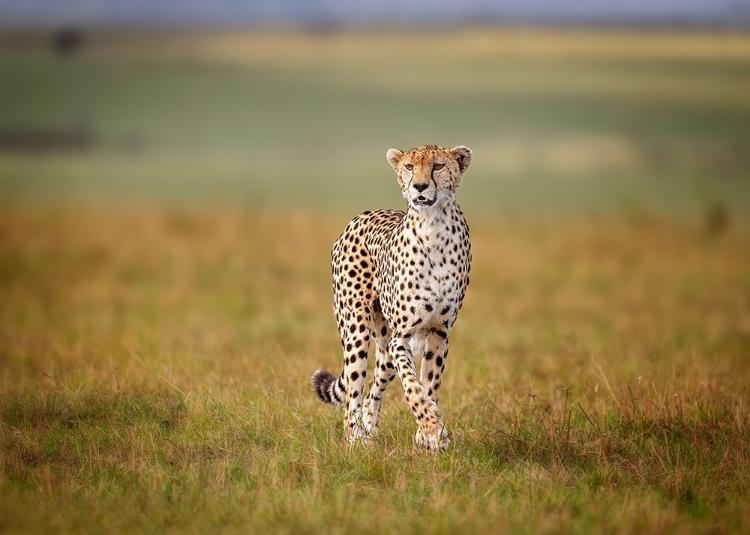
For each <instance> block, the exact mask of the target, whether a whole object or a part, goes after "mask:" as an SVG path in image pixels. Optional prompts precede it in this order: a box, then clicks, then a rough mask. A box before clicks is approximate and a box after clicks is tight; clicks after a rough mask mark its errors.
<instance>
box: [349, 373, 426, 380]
mask: <svg viewBox="0 0 750 535" xmlns="http://www.w3.org/2000/svg"><path fill="white" fill-rule="evenodd" d="M431 374H432V373H431V372H430V375H431ZM349 378H350V379H351V380H352V381H356V380H357V379H359V374H358V373H357V372H352V374H351V375H350V376H349Z"/></svg>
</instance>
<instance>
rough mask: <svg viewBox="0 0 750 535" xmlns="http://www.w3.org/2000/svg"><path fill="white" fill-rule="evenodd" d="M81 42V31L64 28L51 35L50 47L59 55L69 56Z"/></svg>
mask: <svg viewBox="0 0 750 535" xmlns="http://www.w3.org/2000/svg"><path fill="white" fill-rule="evenodd" d="M82 42H83V33H82V32H81V31H80V30H77V29H75V28H64V29H62V30H59V31H57V32H55V35H54V36H53V37H52V48H53V49H54V50H55V52H56V53H57V54H58V55H60V56H70V55H71V54H73V53H74V52H75V51H76V50H78V48H80V46H81V43H82Z"/></svg>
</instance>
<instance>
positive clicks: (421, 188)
mask: <svg viewBox="0 0 750 535" xmlns="http://www.w3.org/2000/svg"><path fill="white" fill-rule="evenodd" d="M428 186H429V184H425V183H424V182H419V183H417V184H414V189H415V190H417V191H418V192H419V193H422V192H423V191H424V190H426V189H427V187H428Z"/></svg>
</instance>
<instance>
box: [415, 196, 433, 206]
mask: <svg viewBox="0 0 750 535" xmlns="http://www.w3.org/2000/svg"><path fill="white" fill-rule="evenodd" d="M435 200H436V199H428V198H427V197H425V196H424V195H420V196H419V197H417V198H416V199H412V202H413V203H414V206H432V205H433V204H435Z"/></svg>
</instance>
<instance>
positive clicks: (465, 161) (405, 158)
mask: <svg viewBox="0 0 750 535" xmlns="http://www.w3.org/2000/svg"><path fill="white" fill-rule="evenodd" d="M387 158H388V163H390V164H391V167H393V169H394V170H395V171H396V176H398V183H399V185H400V186H401V192H402V193H403V195H404V198H405V199H406V200H407V202H408V203H409V206H410V207H412V208H414V209H415V210H424V209H428V208H431V207H433V206H440V205H442V204H443V203H444V202H445V201H446V200H449V199H452V198H453V195H454V193H455V191H456V188H457V187H458V185H459V184H460V183H461V175H463V173H464V171H466V168H467V167H469V164H470V163H471V149H469V148H468V147H464V146H461V145H459V146H458V147H453V148H452V149H450V150H446V149H444V148H442V147H438V146H435V145H425V146H423V147H418V148H416V149H412V150H410V151H408V152H402V151H400V150H398V149H389V150H388V154H387Z"/></svg>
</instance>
